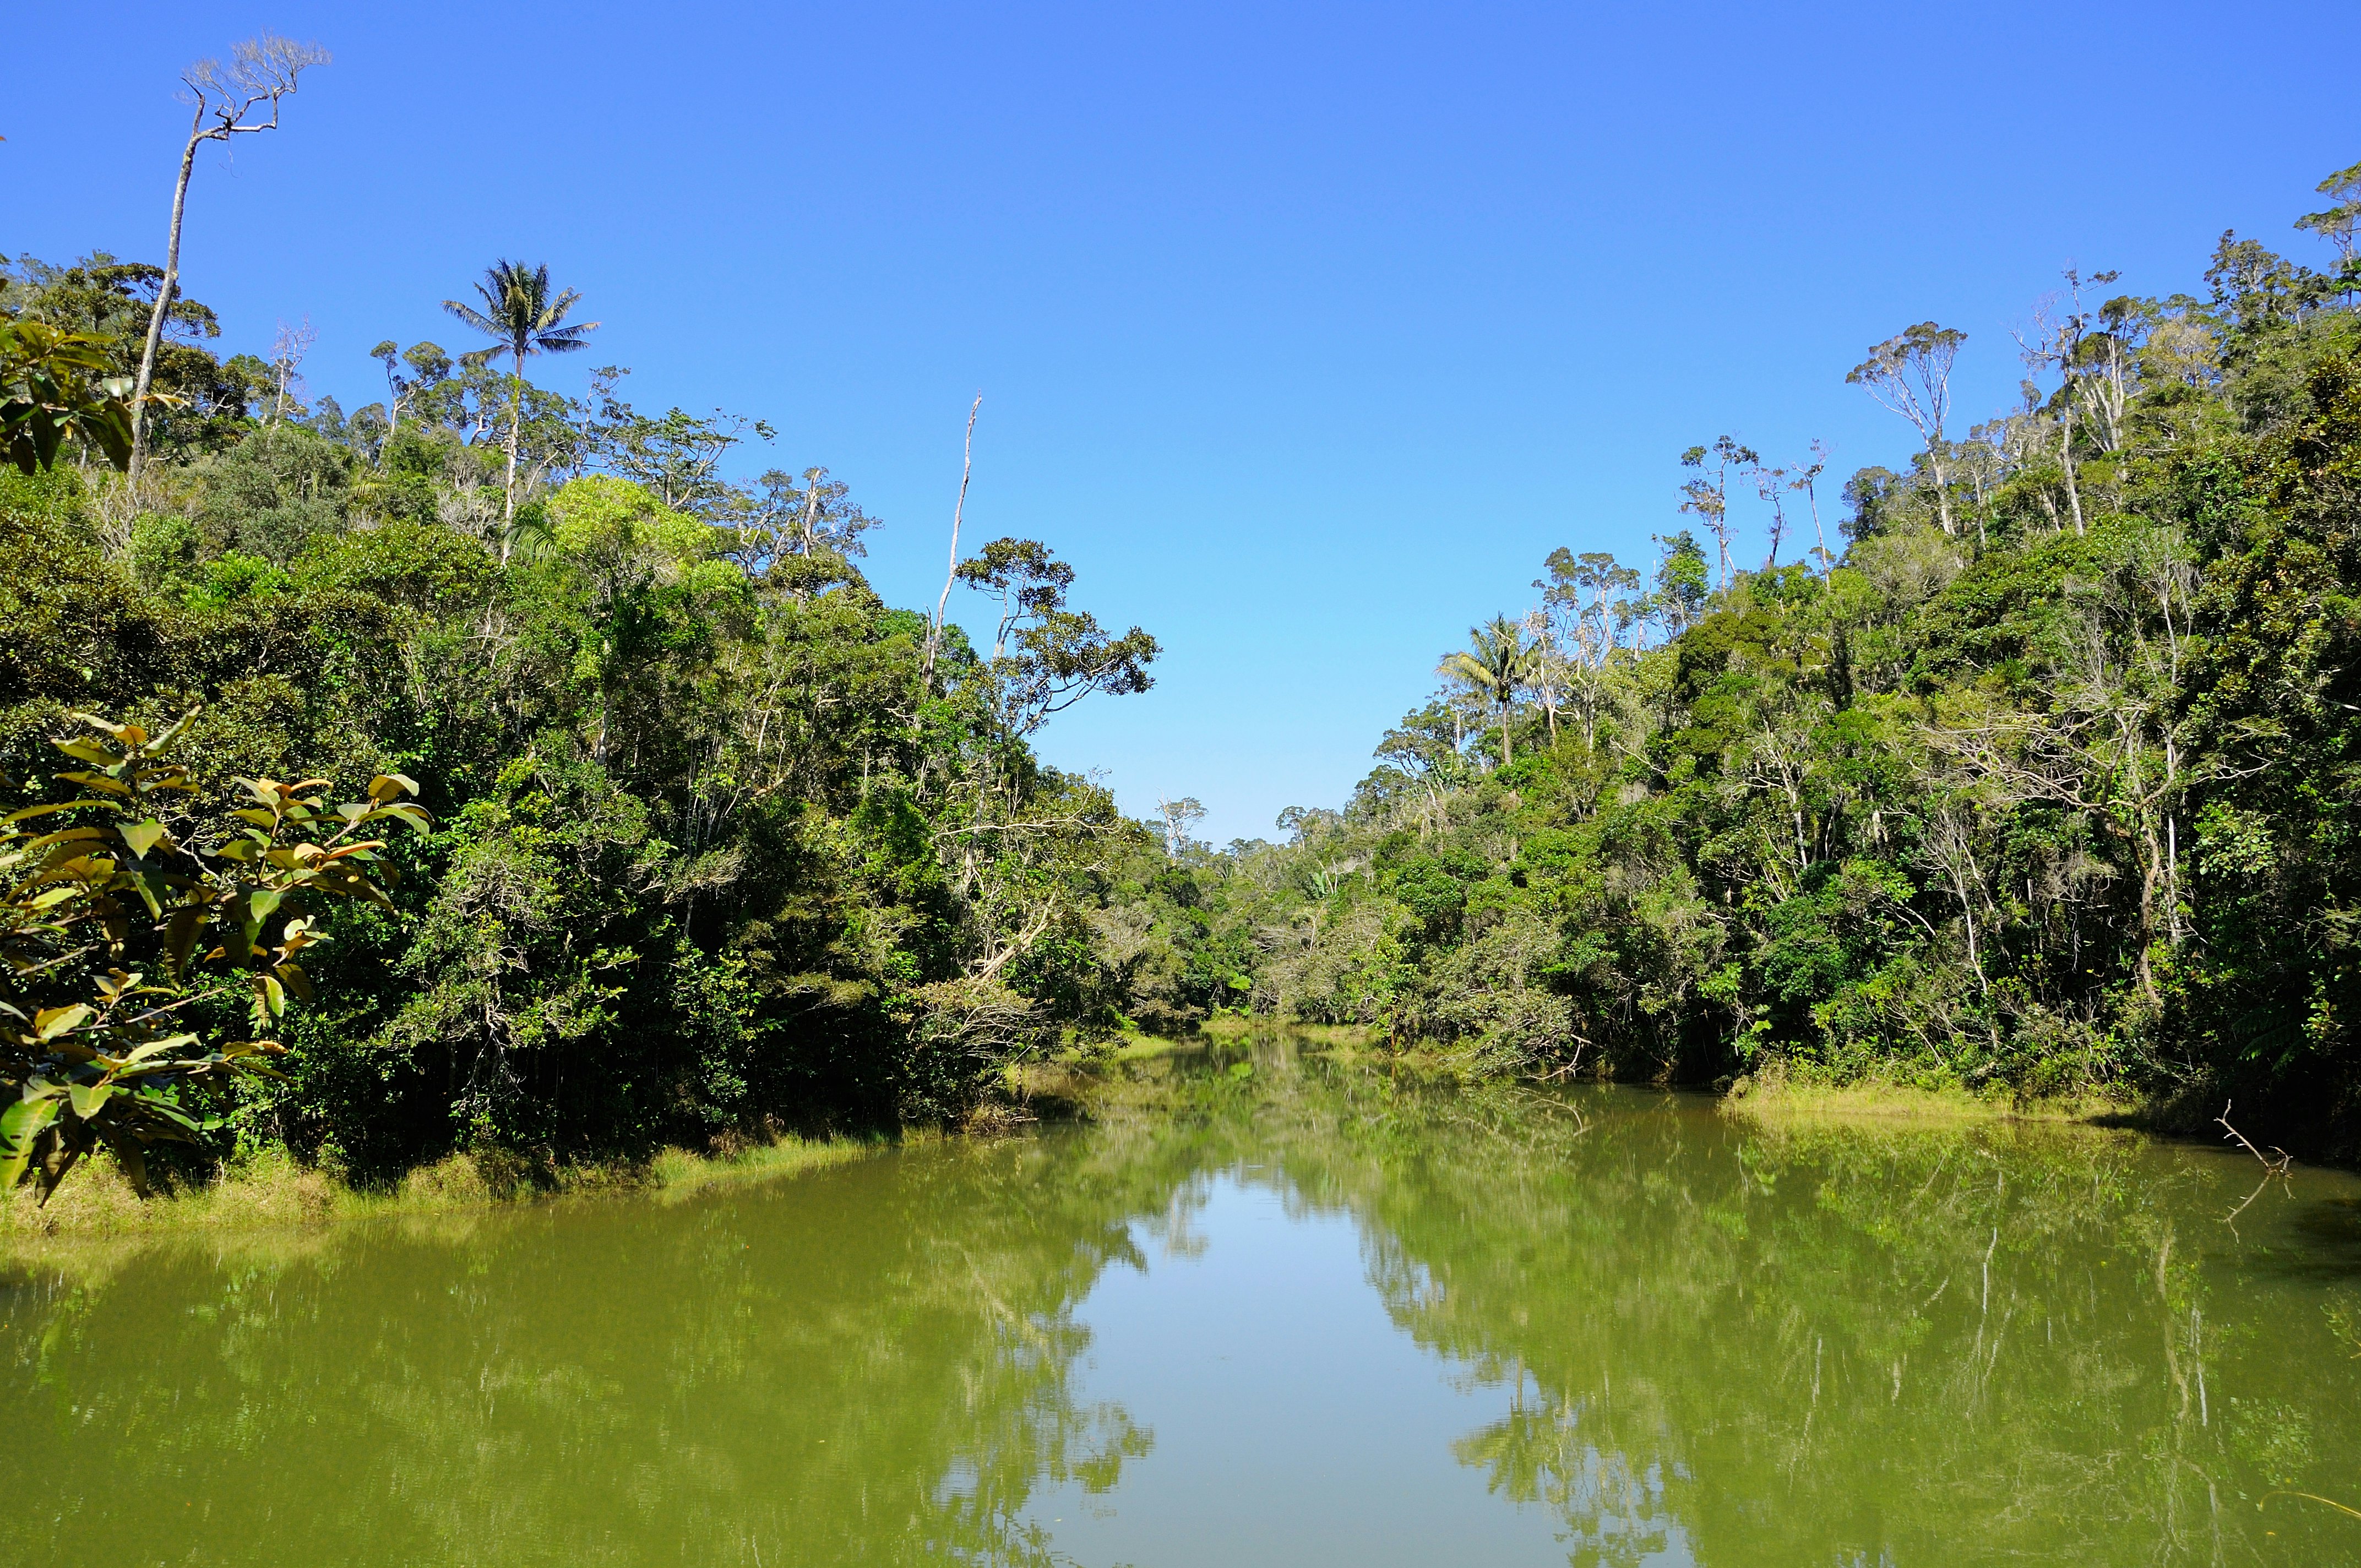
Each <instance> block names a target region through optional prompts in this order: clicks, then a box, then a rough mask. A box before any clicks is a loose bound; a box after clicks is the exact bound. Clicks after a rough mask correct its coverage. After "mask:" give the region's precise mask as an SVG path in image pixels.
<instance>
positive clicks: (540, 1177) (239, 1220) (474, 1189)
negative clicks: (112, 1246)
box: [0, 1137, 886, 1245]
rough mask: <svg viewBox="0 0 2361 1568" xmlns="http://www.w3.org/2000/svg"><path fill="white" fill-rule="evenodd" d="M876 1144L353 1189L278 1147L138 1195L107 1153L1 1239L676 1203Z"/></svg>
mask: <svg viewBox="0 0 2361 1568" xmlns="http://www.w3.org/2000/svg"><path fill="white" fill-rule="evenodd" d="M884 1146H886V1145H885V1144H884V1142H883V1141H882V1140H876V1139H868V1140H861V1139H851V1138H796V1137H786V1138H781V1139H779V1140H778V1141H776V1142H774V1143H768V1144H757V1145H753V1146H748V1147H744V1148H741V1149H737V1150H733V1151H730V1152H728V1153H724V1154H695V1153H691V1152H689V1151H687V1150H686V1149H665V1150H664V1151H662V1152H661V1153H659V1154H657V1155H656V1156H655V1157H653V1159H649V1160H644V1161H617V1162H613V1163H608V1164H598V1165H563V1166H555V1167H544V1166H535V1165H532V1164H529V1163H527V1162H525V1161H522V1160H514V1159H502V1158H500V1157H484V1156H477V1155H468V1154H456V1155H451V1156H448V1157H445V1158H443V1159H440V1160H437V1161H436V1162H435V1163H434V1164H433V1165H429V1166H424V1167H422V1168H419V1169H417V1170H413V1171H412V1172H411V1173H410V1174H409V1175H407V1176H405V1177H404V1178H402V1179H401V1181H400V1182H398V1183H396V1184H394V1185H393V1186H390V1187H386V1188H360V1187H354V1186H351V1185H349V1184H347V1183H346V1182H343V1181H340V1180H338V1179H336V1177H335V1175H334V1174H332V1173H331V1172H328V1171H325V1170H322V1169H320V1168H316V1167H312V1166H305V1165H302V1164H299V1163H297V1162H296V1161H295V1160H294V1159H292V1158H291V1157H288V1156H286V1155H284V1154H280V1153H270V1154H265V1155H259V1156H257V1157H253V1158H250V1159H246V1160H240V1161H237V1162H235V1163H233V1164H231V1165H229V1166H227V1167H225V1168H224V1169H223V1170H222V1172H221V1173H220V1174H219V1175H218V1176H217V1177H215V1178H214V1179H213V1180H211V1181H207V1182H203V1183H202V1184H192V1185H190V1186H186V1187H183V1188H181V1189H180V1190H174V1191H169V1192H164V1193H160V1194H159V1195H158V1196H156V1197H154V1198H149V1199H144V1200H143V1199H142V1198H140V1197H139V1195H138V1194H137V1193H136V1192H134V1191H133V1190H131V1184H130V1183H129V1182H128V1181H126V1179H124V1177H123V1173H122V1172H121V1170H119V1169H118V1168H116V1167H115V1163H114V1161H112V1160H110V1159H107V1158H105V1157H104V1156H102V1157H98V1158H95V1159H93V1160H92V1161H91V1162H90V1163H89V1164H88V1166H87V1167H86V1168H82V1169H81V1170H77V1171H76V1172H75V1173H74V1175H73V1177H72V1179H71V1180H69V1181H67V1182H66V1183H65V1184H64V1185H62V1186H61V1187H60V1188H59V1190H58V1191H57V1194H56V1196H55V1197H53V1198H52V1199H51V1200H50V1201H49V1203H48V1204H47V1205H46V1206H39V1205H37V1204H36V1203H35V1202H34V1201H33V1195H32V1191H31V1190H30V1189H29V1188H19V1189H17V1190H15V1191H13V1192H9V1193H7V1194H5V1197H0V1245H5V1244H7V1243H10V1242H19V1243H21V1242H27V1241H38V1240H40V1239H43V1238H49V1237H60V1238H64V1237H84V1236H87V1237H102V1236H123V1235H137V1234H153V1233H173V1232H178V1233H192V1232H224V1231H240V1230H267V1229H278V1228H287V1227H302V1226H316V1225H326V1224H335V1223H343V1222H346V1221H351V1220H361V1219H371V1218H378V1217H388V1216H403V1215H422V1214H441V1213H453V1212H464V1211H468V1210H481V1209H491V1208H497V1207H501V1206H515V1205H522V1204H528V1203H542V1202H550V1201H563V1200H566V1199H582V1198H589V1197H596V1196H599V1195H604V1194H616V1193H636V1194H653V1196H655V1197H657V1198H658V1199H660V1200H675V1199H678V1198H683V1197H686V1196H688V1195H690V1194H692V1193H695V1192H699V1191H704V1190H708V1189H710V1188H714V1187H718V1186H723V1185H729V1184H736V1183H742V1182H752V1181H763V1180H769V1179H774V1178H778V1177H784V1176H793V1175H796V1174H799V1173H801V1172H804V1171H807V1170H817V1169H819V1168H823V1167H827V1166H831V1165H841V1164H843V1163H844V1162H846V1161H848V1160H852V1159H858V1158H860V1157H862V1156H864V1155H867V1154H870V1153H873V1152H874V1151H875V1150H877V1149H879V1148H882V1147H884Z"/></svg>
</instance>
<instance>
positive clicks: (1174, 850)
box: [1156, 795, 1205, 861]
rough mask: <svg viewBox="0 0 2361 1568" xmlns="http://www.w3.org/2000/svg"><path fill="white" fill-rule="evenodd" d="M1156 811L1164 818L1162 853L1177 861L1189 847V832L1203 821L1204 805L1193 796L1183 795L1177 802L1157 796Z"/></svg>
mask: <svg viewBox="0 0 2361 1568" xmlns="http://www.w3.org/2000/svg"><path fill="white" fill-rule="evenodd" d="M1156 809H1157V813H1158V814H1159V816H1161V817H1163V818H1164V852H1165V853H1166V854H1168V855H1170V856H1171V857H1172V858H1173V859H1174V860H1176V861H1177V860H1179V859H1180V853H1181V851H1182V850H1186V849H1187V848H1188V847H1189V834H1190V832H1191V829H1193V828H1195V827H1196V826H1197V824H1198V823H1200V822H1202V821H1203V820H1204V819H1205V806H1204V803H1203V802H1202V801H1200V800H1199V799H1198V798H1197V797H1196V796H1195V795H1182V796H1181V797H1180V799H1179V800H1167V799H1166V798H1164V797H1163V796H1162V795H1158V796H1157V797H1156Z"/></svg>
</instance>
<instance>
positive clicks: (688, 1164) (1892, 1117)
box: [0, 1018, 2341, 1256]
mask: <svg viewBox="0 0 2361 1568" xmlns="http://www.w3.org/2000/svg"><path fill="white" fill-rule="evenodd" d="M1274 1033H1279V1034H1285V1035H1287V1036H1290V1037H1293V1038H1296V1039H1298V1040H1300V1041H1301V1042H1302V1043H1304V1044H1307V1045H1310V1046H1311V1047H1313V1048H1315V1049H1318V1050H1321V1051H1323V1052H1338V1053H1342V1054H1345V1055H1348V1056H1366V1055H1368V1054H1372V1047H1375V1046H1377V1045H1378V1044H1379V1043H1380V1042H1379V1041H1378V1038H1377V1036H1375V1035H1374V1034H1373V1032H1372V1031H1368V1030H1362V1029H1353V1028H1349V1027H1344V1026H1330V1027H1324V1028H1323V1027H1318V1026H1314V1027H1311V1028H1306V1027H1303V1026H1301V1025H1288V1026H1281V1027H1279V1028H1278V1029H1273V1027H1272V1026H1271V1025H1268V1024H1267V1023H1264V1022H1261V1021H1258V1020H1246V1019H1223V1018H1217V1019H1215V1020H1213V1027H1210V1028H1208V1029H1206V1030H1204V1031H1202V1032H1201V1033H1199V1034H1197V1035H1195V1036H1189V1037H1186V1038H1177V1037H1170V1036H1151V1035H1139V1036H1129V1037H1127V1038H1126V1039H1125V1040H1124V1041H1123V1042H1122V1043H1121V1044H1120V1045H1118V1046H1117V1047H1115V1049H1114V1050H1113V1051H1111V1052H1106V1053H1103V1054H1099V1055H1095V1056H1083V1055H1081V1054H1078V1053H1068V1054H1067V1056H1066V1057H1065V1058H1063V1059H1060V1060H1054V1061H1049V1062H1044V1063H1040V1064H1038V1065H1037V1067H1036V1068H1035V1069H1032V1070H1031V1071H1028V1072H1025V1073H1022V1074H1021V1075H1019V1076H1017V1077H1016V1078H1014V1079H1012V1080H1011V1084H1010V1087H1011V1089H1012V1090H1013V1091H1014V1093H1013V1096H1012V1098H1011V1100H1009V1101H1008V1102H1005V1103H1004V1104H1001V1105H1000V1106H998V1107H997V1109H998V1110H999V1112H1000V1113H999V1114H997V1115H984V1116H980V1117H978V1118H975V1119H973V1120H972V1123H971V1124H968V1125H966V1126H964V1127H961V1128H955V1129H937V1128H911V1129H906V1130H904V1131H903V1132H901V1133H899V1134H896V1135H867V1136H852V1135H827V1136H818V1137H803V1136H798V1135H793V1134H788V1135H783V1136H781V1137H779V1138H777V1139H775V1140H774V1141H773V1142H770V1143H767V1144H756V1145H751V1146H741V1147H737V1148H732V1149H728V1150H725V1151H720V1152H711V1153H702V1154H700V1153H697V1152H696V1151H693V1150H687V1149H680V1148H667V1149H663V1150H660V1151H658V1152H657V1153H656V1154H655V1155H653V1156H652V1157H648V1158H645V1159H618V1160H607V1161H597V1162H587V1163H579V1164H532V1163H528V1162H526V1161H523V1160H521V1159H514V1158H510V1157H502V1156H500V1155H499V1154H497V1153H484V1154H471V1153H456V1154H451V1155H446V1156H445V1157H442V1158H441V1159H438V1160H435V1161H434V1162H432V1163H430V1164H427V1165H423V1166H420V1167H417V1168H413V1169H412V1170H410V1171H407V1172H405V1173H404V1174H403V1175H402V1176H401V1178H400V1179H397V1180H396V1181H394V1182H392V1183H390V1185H387V1186H382V1187H371V1186H362V1185H356V1184H353V1183H350V1182H347V1181H346V1180H344V1179H341V1178H340V1177H339V1176H338V1175H337V1174H336V1173H335V1171H334V1170H332V1169H329V1168H323V1167H320V1166H306V1165H303V1164H301V1163H299V1162H298V1161H296V1160H295V1159H293V1158H292V1157H290V1156H288V1155H286V1154H285V1153H284V1152H283V1151H279V1150H272V1151H270V1152H268V1153H265V1154H262V1155H258V1156H256V1157H251V1158H248V1159H244V1160H239V1161H236V1162H233V1163H231V1164H230V1165H228V1166H226V1167H225V1168H223V1170H222V1171H221V1172H220V1173H219V1174H218V1175H217V1176H215V1177H214V1179H211V1180H209V1181H205V1182H203V1183H189V1184H186V1185H184V1186H182V1187H181V1188H180V1189H179V1190H173V1191H168V1192H164V1193H161V1194H159V1195H158V1196H156V1197H153V1198H149V1199H146V1200H142V1199H141V1198H139V1197H138V1195H137V1193H135V1192H134V1191H133V1190H132V1189H131V1186H130V1183H129V1182H128V1181H127V1180H126V1179H125V1178H124V1176H123V1173H122V1171H121V1170H120V1169H119V1168H117V1167H116V1166H115V1164H114V1162H113V1161H112V1159H110V1158H106V1157H100V1158H97V1159H93V1161H92V1162H91V1166H90V1168H89V1170H88V1171H87V1173H86V1179H83V1180H82V1181H78V1182H75V1183H72V1184H71V1185H69V1186H66V1187H64V1188H62V1189H60V1191H59V1193H58V1194H57V1196H56V1197H55V1198H53V1199H52V1200H51V1201H50V1202H49V1205H48V1206H47V1207H38V1206H37V1205H36V1204H35V1202H34V1201H33V1194H32V1191H31V1190H29V1189H23V1190H17V1191H16V1192H13V1193H10V1194H8V1195H6V1197H5V1200H0V1256H9V1255H16V1256H21V1255H23V1254H24V1253H25V1252H26V1251H27V1250H34V1251H38V1250H39V1249H41V1248H42V1247H44V1246H46V1245H75V1244H80V1243H86V1242H103V1241H115V1240H138V1239H166V1238H172V1237H182V1238H185V1237H192V1236H206V1235H228V1234H240V1233H247V1234H252V1233H269V1232H291V1231H315V1230H323V1229H328V1228H333V1227H336V1226H341V1225H343V1224H346V1223H352V1222H356V1221H366V1220H384V1219H420V1218H428V1217H436V1216H459V1215H469V1214H474V1215H482V1214H487V1213H497V1212H518V1211H522V1210H525V1209H530V1208H536V1207H542V1206H545V1205H553V1204H559V1203H568V1202H578V1201H595V1200H601V1199H608V1198H649V1197H653V1198H654V1199H656V1200H658V1201H678V1200H680V1199H682V1198H686V1197H688V1196H690V1195H692V1194H695V1193H698V1192H703V1191H708V1190H712V1189H715V1188H719V1187H734V1186H741V1185H749V1184H752V1183H755V1182H761V1181H769V1180H774V1179H783V1178H787V1177H794V1176H800V1175H804V1174H806V1173H807V1172H811V1171H816V1170H823V1169H828V1168H833V1167H836V1166H839V1165H843V1164H847V1163H850V1162H851V1161H853V1160H857V1159H862V1158H866V1157H871V1156H873V1155H876V1154H879V1153H883V1152H885V1151H887V1150H891V1149H895V1148H901V1147H907V1146H912V1145H917V1144H925V1143H930V1142H937V1141H942V1140H947V1139H977V1140H981V1139H984V1138H990V1137H994V1136H1005V1135H1010V1134H1012V1133H1017V1132H1021V1131H1024V1130H1026V1129H1028V1128H1031V1127H1035V1126H1038V1125H1040V1124H1045V1123H1052V1122H1059V1121H1065V1120H1088V1119H1090V1117H1091V1114H1092V1109H1091V1108H1092V1102H1093V1098H1094V1097H1095V1091H1098V1090H1101V1089H1103V1088H1104V1087H1105V1084H1104V1069H1106V1068H1108V1067H1111V1066H1116V1065H1120V1064H1126V1063H1136V1062H1145V1061H1149V1060H1153V1059H1157V1058H1166V1057H1170V1056H1173V1055H1177V1054H1181V1053H1185V1052H1191V1051H1196V1050H1202V1049H1204V1048H1207V1047H1219V1046H1235V1045H1238V1044H1240V1043H1243V1042H1245V1041H1246V1040H1248V1039H1251V1038H1255V1037H1257V1036H1268V1035H1271V1034H1274ZM1384 1054H1386V1055H1387V1056H1388V1057H1389V1058H1390V1059H1392V1060H1394V1061H1397V1062H1399V1063H1400V1064H1401V1065H1403V1066H1406V1067H1411V1068H1412V1069H1422V1070H1428V1071H1433V1072H1434V1073H1436V1074H1438V1075H1439V1076H1444V1077H1458V1076H1467V1075H1464V1074H1461V1073H1459V1072H1457V1071H1456V1070H1455V1065H1454V1063H1453V1061H1452V1054H1451V1053H1449V1052H1447V1051H1422V1050H1417V1049H1412V1050H1410V1051H1393V1052H1387V1053H1384ZM1471 1081H1472V1079H1471ZM1588 1081H1598V1082H1623V1083H1626V1084H1627V1085H1629V1083H1630V1081H1631V1080H1588ZM1670 1087H1672V1088H1673V1089H1675V1090H1678V1091H1686V1092H1702V1093H1705V1094H1709V1095H1710V1096H1711V1097H1712V1099H1713V1101H1714V1103H1715V1107H1716V1109H1717V1110H1719V1112H1720V1113H1723V1114H1725V1115H1727V1116H1730V1117H1731V1118H1732V1119H1734V1120H1741V1121H1744V1122H1748V1123H1751V1124H1755V1125H1757V1126H1760V1127H1763V1128H1766V1129H1770V1128H1780V1127H1789V1126H1794V1125H1797V1124H1808V1123H1821V1124H1827V1123H1872V1124H1883V1125H1888V1126H1897V1127H1927V1128H1934V1127H1940V1126H1957V1125H1960V1124H2039V1125H2045V1126H2050V1127H2059V1128H2064V1127H2078V1128H2086V1129H2092V1130H2100V1129H2108V1130H2117V1131H2128V1132H2132V1133H2136V1134H2138V1135H2143V1136H2147V1137H2154V1138H2159V1139H2164V1140H2167V1141H2181V1140H2186V1139H2188V1138H2190V1137H2192V1136H2195V1135H2198V1134H2199V1133H2200V1132H2201V1131H2202V1129H2200V1128H2199V1127H2198V1125H2197V1123H2196V1121H2195V1120H2194V1119H2192V1118H2191V1116H2190V1115H2188V1114H2184V1113H2182V1112H2181V1108H2180V1107H2177V1106H2170V1105H2163V1104H2157V1103H2147V1102H2136V1101H2133V1100H2128V1099H2124V1098H2121V1097H2110V1096H2106V1095H2101V1094H2091V1093H2085V1094H2080V1095H2060V1096H2050V1097H2047V1098H2026V1097H2023V1096H2018V1095H2013V1094H1977V1093H1975V1092H1973V1091H1971V1090H1968V1089H1965V1088H1963V1087H1960V1086H1957V1085H1951V1086H1944V1087H1927V1086H1923V1085H1916V1084H1905V1083H1895V1082H1877V1081H1864V1080H1852V1081H1848V1082H1833V1081H1828V1082H1824V1081H1818V1080H1813V1079H1809V1078H1806V1077H1800V1076H1796V1075H1792V1074H1786V1073H1783V1072H1780V1071H1778V1070H1776V1069H1775V1068H1774V1069H1773V1070H1770V1071H1767V1072H1763V1073H1760V1074H1756V1075H1752V1076H1750V1077H1745V1078H1740V1079H1737V1080H1732V1081H1730V1082H1727V1083H1724V1084H1720V1085H1716V1086H1713V1087H1711V1088H1703V1087H1701V1086H1670ZM2307 1163H2319V1164H2327V1165H2330V1166H2338V1165H2340V1164H2341V1162H2337V1161H2333V1160H2332V1161H2310V1162H2307Z"/></svg>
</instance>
